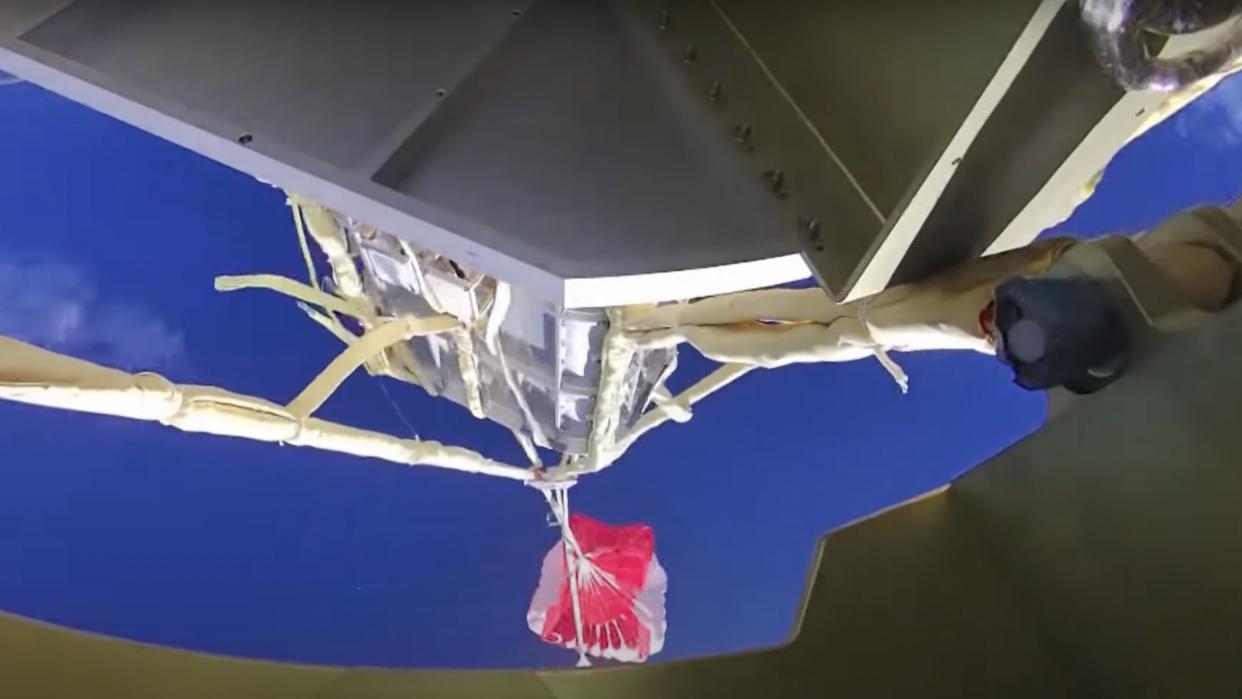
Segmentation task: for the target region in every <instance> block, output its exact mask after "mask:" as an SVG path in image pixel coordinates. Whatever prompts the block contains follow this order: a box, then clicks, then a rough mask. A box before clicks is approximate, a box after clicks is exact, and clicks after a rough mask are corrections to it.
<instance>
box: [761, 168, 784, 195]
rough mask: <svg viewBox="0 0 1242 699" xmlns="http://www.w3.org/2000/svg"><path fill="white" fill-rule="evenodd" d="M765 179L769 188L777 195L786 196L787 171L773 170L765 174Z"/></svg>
mask: <svg viewBox="0 0 1242 699" xmlns="http://www.w3.org/2000/svg"><path fill="white" fill-rule="evenodd" d="M763 177H764V179H766V180H767V181H768V186H769V187H771V189H772V191H773V192H774V193H776V194H777V195H780V196H784V195H785V171H784V170H781V169H780V168H773V169H771V170H768V171H767V172H764V173H763Z"/></svg>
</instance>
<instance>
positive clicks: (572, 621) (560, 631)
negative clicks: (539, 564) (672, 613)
mask: <svg viewBox="0 0 1242 699" xmlns="http://www.w3.org/2000/svg"><path fill="white" fill-rule="evenodd" d="M566 495H567V494H566V493H565V491H564V490H558V491H553V492H551V493H548V497H549V503H550V504H551V505H552V510H553V512H554V513H555V514H556V517H557V520H558V522H559V523H560V525H561V541H559V542H557V543H556V545H555V546H553V547H552V550H550V551H548V553H547V555H546V556H544V559H543V571H542V573H541V575H540V577H539V586H538V587H537V588H536V589H535V594H534V597H533V598H532V599H531V603H530V611H529V612H527V615H526V622H527V624H528V625H529V626H530V630H531V631H533V632H534V633H536V634H537V635H538V636H539V637H540V638H542V639H543V640H544V641H546V642H547V643H551V644H553V645H557V646H564V647H565V648H569V649H571V650H576V651H577V652H578V665H579V666H586V665H589V664H590V661H588V660H587V656H592V657H596V658H605V659H608V660H619V661H623V662H639V663H641V662H644V661H646V660H647V658H648V657H649V656H651V655H653V654H655V653H659V652H660V650H661V649H662V648H663V647H664V632H665V630H666V629H667V626H668V625H667V622H666V620H665V613H664V595H665V592H666V591H667V589H668V575H667V574H666V573H665V572H664V568H663V567H662V566H661V565H660V561H659V559H658V558H656V555H655V536H654V534H653V533H652V531H651V527H648V526H646V525H643V524H632V525H623V526H614V525H609V524H605V523H603V522H601V521H599V520H596V519H593V518H591V517H587V516H586V515H581V514H576V513H575V514H573V515H570V516H568V517H566V516H565V514H566V512H567V511H568V499H567V497H566ZM570 571H573V574H572V575H571V574H570Z"/></svg>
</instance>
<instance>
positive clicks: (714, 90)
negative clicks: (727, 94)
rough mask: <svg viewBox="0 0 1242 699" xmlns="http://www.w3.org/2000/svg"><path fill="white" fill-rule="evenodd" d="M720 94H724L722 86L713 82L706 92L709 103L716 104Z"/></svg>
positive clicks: (717, 81)
mask: <svg viewBox="0 0 1242 699" xmlns="http://www.w3.org/2000/svg"><path fill="white" fill-rule="evenodd" d="M722 94H724V86H723V85H721V84H720V81H719V80H713V81H712V86H711V89H710V90H708V91H707V96H708V97H709V98H710V99H711V101H713V102H716V101H718V100H719V99H720V96H721V95H722Z"/></svg>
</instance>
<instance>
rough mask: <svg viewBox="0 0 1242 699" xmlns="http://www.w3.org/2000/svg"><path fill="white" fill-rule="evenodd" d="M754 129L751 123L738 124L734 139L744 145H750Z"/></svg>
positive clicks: (735, 128) (734, 131) (734, 130)
mask: <svg viewBox="0 0 1242 699" xmlns="http://www.w3.org/2000/svg"><path fill="white" fill-rule="evenodd" d="M752 131H753V129H751V127H750V124H749V123H747V124H742V125H740V126H736V127H734V129H733V139H734V140H735V141H737V142H738V143H741V144H742V145H749V144H750V135H751V132H752Z"/></svg>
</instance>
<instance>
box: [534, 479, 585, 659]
mask: <svg viewBox="0 0 1242 699" xmlns="http://www.w3.org/2000/svg"><path fill="white" fill-rule="evenodd" d="M570 485H573V484H572V483H570V484H561V485H558V486H557V487H555V488H552V489H549V490H542V492H543V497H544V499H545V500H547V501H548V506H549V507H551V508H552V514H553V516H555V517H556V519H557V522H558V523H559V524H560V525H561V552H562V553H563V554H564V556H565V572H566V573H567V574H568V577H569V599H570V600H571V602H572V603H573V612H574V634H575V637H576V638H575V641H576V643H575V645H576V646H577V651H578V667H590V666H591V661H590V660H588V659H587V656H586V641H585V640H584V638H583V634H582V603H581V601H580V600H579V598H578V567H579V565H581V564H582V562H583V560H584V559H583V556H582V549H580V548H578V542H577V540H576V539H575V538H574V533H573V530H571V529H570V528H569V486H570ZM571 552H572V553H571Z"/></svg>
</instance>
